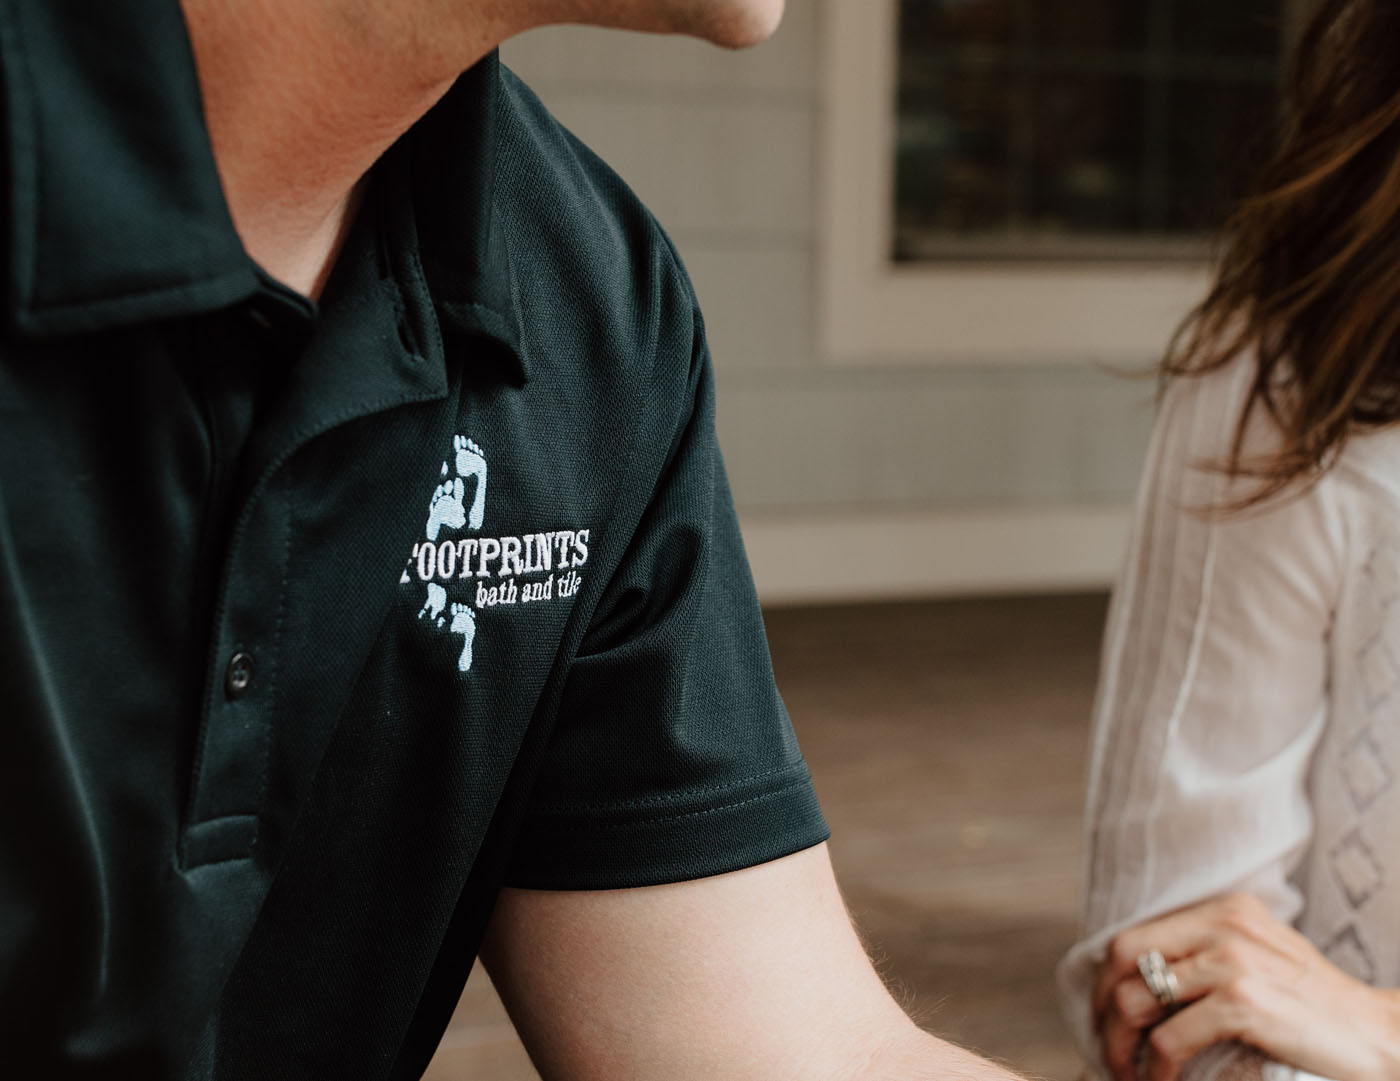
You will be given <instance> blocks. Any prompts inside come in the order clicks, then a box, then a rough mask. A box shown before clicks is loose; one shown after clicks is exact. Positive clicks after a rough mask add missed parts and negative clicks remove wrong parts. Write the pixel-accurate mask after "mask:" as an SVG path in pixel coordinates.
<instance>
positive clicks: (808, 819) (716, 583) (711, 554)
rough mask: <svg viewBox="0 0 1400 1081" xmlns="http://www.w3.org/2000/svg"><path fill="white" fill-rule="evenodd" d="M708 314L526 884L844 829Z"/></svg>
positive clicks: (548, 774) (595, 638)
mask: <svg viewBox="0 0 1400 1081" xmlns="http://www.w3.org/2000/svg"><path fill="white" fill-rule="evenodd" d="M692 319H693V320H694V328H695V329H694V340H693V343H692V344H691V346H690V348H691V349H692V350H693V354H692V356H691V358H690V360H691V363H690V374H689V378H688V380H687V382H686V389H685V391H684V392H683V394H682V395H680V396H679V397H681V398H682V399H683V401H684V408H683V410H682V415H681V419H680V421H679V423H678V424H677V425H673V427H674V428H675V431H674V432H662V433H661V438H660V441H659V446H660V447H661V448H662V449H663V450H664V451H665V456H664V464H663V466H662V469H661V472H660V476H659V479H657V478H655V477H653V480H652V483H653V484H654V485H655V487H654V490H653V491H652V492H651V496H650V499H649V501H648V502H647V504H646V507H645V509H644V511H643V512H642V514H641V517H640V520H639V523H638V525H637V528H636V530H635V532H634V534H633V535H632V537H631V540H630V542H629V544H628V546H627V549H626V551H625V553H624V554H623V556H622V558H621V560H620V562H619V563H618V565H617V568H616V570H615V571H614V572H613V574H612V576H611V578H610V580H609V583H608V586H607V589H606V591H605V593H604V595H603V597H602V600H601V601H600V603H599V605H598V607H597V610H596V612H595V613H594V616H593V618H592V622H591V624H590V627H589V630H588V633H587V635H586V636H585V638H584V640H583V644H582V646H581V648H580V650H579V651H578V654H577V656H576V658H575V659H574V661H573V665H572V668H571V670H570V673H569V677H568V680H567V682H566V684H565V688H564V692H563V699H562V701H561V703H560V705H559V708H558V712H557V715H556V720H555V725H554V731H553V734H552V736H551V740H550V745H549V748H548V752H547V756H546V760H545V762H544V765H543V767H542V769H541V772H540V775H539V779H538V781H537V783H536V785H535V789H534V797H533V799H532V801H531V803H530V806H529V808H528V810H527V812H526V815H525V820H524V825H523V828H522V833H521V836H520V840H519V843H518V845H517V846H516V852H515V856H514V860H513V864H512V866H511V867H510V869H509V870H508V873H507V878H506V882H507V884H509V885H513V886H517V887H524V888H536V889H611V888H620V887H630V886H647V885H654V884H659V883H664V882H673V881H681V880H685V879H693V878H700V877H705V876H708V875H714V874H720V873H723V872H726V871H732V870H738V869H741V868H744V867H749V866H754V865H757V864H759V863H763V862H766V861H769V860H772V859H776V858H779V857H781V856H785V855H789V854H791V853H793V852H796V851H799V850H801V849H804V848H807V847H810V846H812V845H815V844H818V843H820V842H821V841H824V840H825V839H826V837H827V835H828V831H827V827H826V824H825V822H824V821H823V819H822V815H821V811H820V809H819V807H818V805H817V800H816V796H815V794H814V792H813V789H812V782H811V777H810V775H809V774H808V771H807V766H806V764H805V762H804V761H803V758H802V755H801V753H800V752H799V750H798V746H797V741H796V738H795V736H794V734H793V729H792V725H791V723H790V721H789V718H788V715H787V711H786V710H785V708H784V706H783V702H782V699H781V697H780V696H779V694H778V690H777V687H776V686H775V683H774V678H773V671H772V665H771V662H770V659H769V653H768V645H767V639H766V637H765V634H764V628H763V620H762V616H761V614H760V612H759V606H758V601H757V597H756V595H755V592H754V586H753V581H752V578H751V576H750V573H749V567H748V562H747V559H746V557H745V554H744V547H743V542H742V540H741V538H740V535H739V527H738V522H737V520H736V517H735V512H734V506H733V501H732V499H731V496H730V491H729V485H728V482H727V480H726V477H725V471H724V464H723V461H722V460H721V457H720V452H719V447H718V443H717V441H716V437H715V427H714V388H713V371H712V365H711V361H710V356H709V352H708V349H707V348H706V346H705V342H704V331H703V324H702V323H701V321H700V319H699V313H698V312H693V313H692ZM682 374H684V370H683V371H682ZM671 397H672V398H673V399H674V398H676V397H678V396H677V395H674V394H673V395H672V396H671ZM647 423H651V422H647ZM653 426H655V425H654V424H653ZM653 438H654V437H653Z"/></svg>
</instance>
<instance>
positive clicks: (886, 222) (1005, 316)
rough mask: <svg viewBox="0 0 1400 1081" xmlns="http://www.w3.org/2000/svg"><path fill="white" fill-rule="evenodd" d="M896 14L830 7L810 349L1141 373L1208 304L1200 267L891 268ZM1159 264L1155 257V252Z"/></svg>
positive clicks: (836, 358) (1085, 263)
mask: <svg viewBox="0 0 1400 1081" xmlns="http://www.w3.org/2000/svg"><path fill="white" fill-rule="evenodd" d="M897 5H898V0H829V2H828V5H827V19H826V35H825V37H826V43H825V53H826V55H825V58H824V67H825V79H824V80H823V86H824V89H825V101H824V108H823V116H824V128H825V131H824V139H823V149H822V153H823V159H824V160H823V163H822V165H823V179H824V185H823V197H822V223H821V224H822V229H821V238H820V242H819V243H820V252H819V264H820V270H819V280H820V284H819V301H820V303H819V311H820V336H821V342H822V346H823V351H824V353H825V354H826V356H827V357H828V359H829V360H830V361H831V362H833V363H835V364H838V365H842V366H846V365H852V366H868V365H889V364H897V365H911V364H912V365H947V364H963V365H966V364H1012V365H1028V364H1040V363H1048V364H1065V363H1074V364H1083V363H1100V364H1114V365H1116V364H1141V363H1144V362H1150V361H1151V360H1152V359H1154V358H1155V357H1156V356H1158V355H1159V354H1160V353H1161V351H1162V349H1163V348H1164V346H1165V345H1166V343H1167V341H1168V340H1169V339H1170V337H1171V335H1172V333H1173V332H1174V330H1175V329H1176V327H1177V326H1178V324H1179V323H1180V321H1181V319H1182V318H1183V317H1184V316H1185V315H1186V313H1187V312H1189V310H1190V309H1191V307H1192V305H1194V304H1195V303H1197V302H1198V301H1199V299H1200V298H1201V297H1202V296H1203V295H1204V292H1205V289H1206V287H1207V284H1208V265H1207V262H1206V260H1205V258H1204V257H1203V258H1200V259H1190V258H1185V259H1182V258H1175V259H1163V258H1161V257H1160V254H1159V255H1158V257H1156V258H1154V257H1153V254H1152V252H1151V242H1148V243H1147V245H1145V248H1144V255H1143V257H1142V258H1140V259H1138V258H1131V257H1126V258H1125V257H1123V256H1117V257H1114V258H1111V259H1075V258H1058V259H1054V260H1040V261H1037V260H1034V259H1032V260H1026V261H1022V260H1019V259H1018V260H1004V259H1003V260H998V259H990V258H989V259H977V258H958V259H954V260H949V261H946V262H941V263H927V264H917V263H916V264H899V263H896V262H895V261H894V260H893V259H892V258H891V256H890V251H889V247H890V238H891V236H892V230H893V213H894V155H893V153H892V149H891V148H892V147H893V145H894V143H893V137H894V124H895V119H896V118H895V111H894V107H893V103H894V102H895V100H896V97H895V94H896V78H897V64H898V8H897ZM1159 252H1160V248H1159Z"/></svg>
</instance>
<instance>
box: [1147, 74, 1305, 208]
mask: <svg viewBox="0 0 1400 1081" xmlns="http://www.w3.org/2000/svg"><path fill="white" fill-rule="evenodd" d="M1276 110H1277V97H1276V94H1275V93H1274V90H1273V88H1272V87H1268V86H1249V85H1233V86H1231V85H1220V84H1212V83H1209V82H1201V81H1194V80H1180V81H1178V82H1175V83H1173V84H1172V88H1171V144H1170V152H1169V160H1170V163H1171V164H1170V167H1169V172H1170V183H1169V187H1168V191H1169V203H1168V208H1167V214H1168V217H1167V223H1166V224H1167V228H1168V229H1171V230H1173V231H1176V232H1204V231H1209V230H1212V229H1215V228H1216V227H1218V226H1219V225H1220V224H1221V223H1222V222H1223V221H1224V220H1225V219H1226V218H1227V217H1228V216H1229V214H1230V211H1231V209H1232V208H1233V205H1234V203H1235V201H1236V200H1238V199H1239V198H1240V196H1241V195H1243V194H1244V192H1245V190H1246V188H1247V187H1248V185H1249V183H1250V182H1251V181H1252V180H1253V179H1254V175H1255V173H1256V172H1257V171H1258V169H1259V168H1260V167H1262V165H1263V162H1264V160H1265V158H1266V157H1267V155H1268V151H1269V148H1270V138H1271V136H1272V134H1273V130H1274V124H1275V118H1276V117H1277V111H1276Z"/></svg>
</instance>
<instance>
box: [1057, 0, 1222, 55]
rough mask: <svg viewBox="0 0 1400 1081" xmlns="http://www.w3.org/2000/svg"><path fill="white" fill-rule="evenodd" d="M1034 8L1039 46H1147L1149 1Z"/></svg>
mask: <svg viewBox="0 0 1400 1081" xmlns="http://www.w3.org/2000/svg"><path fill="white" fill-rule="evenodd" d="M1219 2H1220V3H1231V2H1232V0H1219ZM1031 7H1032V9H1033V10H1034V19H1035V41H1036V44H1038V45H1044V46H1048V47H1050V48H1056V49H1119V50H1122V49H1132V50H1138V49H1143V48H1145V47H1146V45H1147V13H1148V8H1149V3H1148V0H1047V2H1045V3H1037V2H1035V0H1032V3H1031Z"/></svg>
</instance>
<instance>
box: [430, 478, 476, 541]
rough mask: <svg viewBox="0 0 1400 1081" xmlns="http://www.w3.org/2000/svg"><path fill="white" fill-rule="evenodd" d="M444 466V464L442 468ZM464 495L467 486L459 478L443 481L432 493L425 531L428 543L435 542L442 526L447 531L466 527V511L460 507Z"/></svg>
mask: <svg viewBox="0 0 1400 1081" xmlns="http://www.w3.org/2000/svg"><path fill="white" fill-rule="evenodd" d="M446 465H447V463H446V462H444V463H443V466H444V467H446ZM466 494H467V486H466V485H465V484H463V483H462V478H461V477H453V478H452V479H451V480H445V481H443V482H442V483H441V484H439V485H438V486H437V488H436V489H435V490H434V491H433V501H432V503H431V504H430V505H429V506H428V525H427V529H426V532H427V534H428V539H429V540H430V541H435V540H437V538H438V530H440V529H441V528H442V527H443V526H447V528H448V529H461V528H462V526H464V525H466V523H467V511H466V508H465V507H463V506H462V498H463V497H464V496H465V495H466ZM473 528H475V527H474V526H473Z"/></svg>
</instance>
